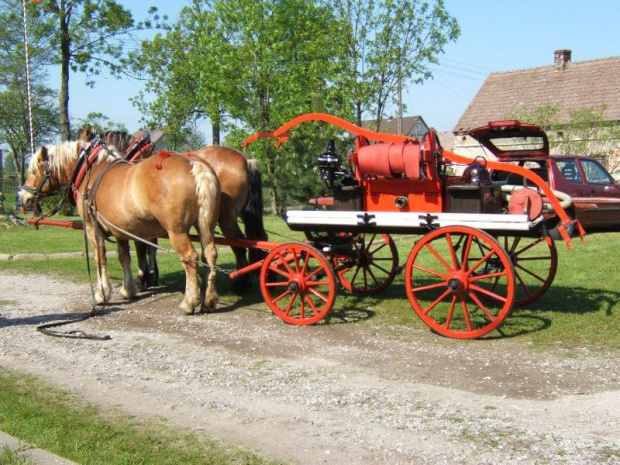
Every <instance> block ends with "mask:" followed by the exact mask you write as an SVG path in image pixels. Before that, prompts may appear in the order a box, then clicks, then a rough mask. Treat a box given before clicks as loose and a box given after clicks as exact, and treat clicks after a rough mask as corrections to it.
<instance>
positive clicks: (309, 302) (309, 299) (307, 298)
mask: <svg viewBox="0 0 620 465" xmlns="http://www.w3.org/2000/svg"><path fill="white" fill-rule="evenodd" d="M304 298H305V299H306V301H307V302H308V306H309V307H310V309H311V310H312V313H313V314H315V315H316V314H318V313H319V310H318V309H317V308H316V305H315V304H314V301H313V300H312V298H311V297H310V296H309V295H306V296H304ZM325 301H326V300H325Z"/></svg>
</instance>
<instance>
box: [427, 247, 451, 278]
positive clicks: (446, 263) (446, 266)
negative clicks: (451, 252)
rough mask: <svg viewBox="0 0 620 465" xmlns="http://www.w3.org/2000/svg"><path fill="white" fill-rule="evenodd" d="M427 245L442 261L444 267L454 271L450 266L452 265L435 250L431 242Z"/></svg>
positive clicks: (440, 261)
mask: <svg viewBox="0 0 620 465" xmlns="http://www.w3.org/2000/svg"><path fill="white" fill-rule="evenodd" d="M425 247H426V248H427V249H428V250H429V251H430V253H431V254H433V256H434V257H435V258H436V259H437V260H439V263H441V264H442V265H443V266H444V268H445V269H446V270H448V271H452V268H450V265H448V262H446V261H445V260H444V259H443V257H442V256H441V255H439V253H438V252H437V251H436V250H435V248H434V247H433V246H432V245H431V244H430V243H428V244H425Z"/></svg>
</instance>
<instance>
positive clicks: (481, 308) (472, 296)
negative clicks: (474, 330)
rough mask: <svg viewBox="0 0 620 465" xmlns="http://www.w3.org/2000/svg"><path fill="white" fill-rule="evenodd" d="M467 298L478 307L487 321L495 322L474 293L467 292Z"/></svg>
mask: <svg viewBox="0 0 620 465" xmlns="http://www.w3.org/2000/svg"><path fill="white" fill-rule="evenodd" d="M469 297H471V299H472V300H473V301H474V302H475V303H476V305H477V306H478V307H480V310H482V312H483V313H484V314H485V315H486V316H487V318H488V319H489V321H491V322H492V321H493V320H495V317H494V316H493V315H492V314H491V312H490V311H489V309H488V308H487V307H486V306H485V305H484V304H483V303H482V301H481V300H480V299H479V298H478V296H477V295H476V294H475V293H474V292H469Z"/></svg>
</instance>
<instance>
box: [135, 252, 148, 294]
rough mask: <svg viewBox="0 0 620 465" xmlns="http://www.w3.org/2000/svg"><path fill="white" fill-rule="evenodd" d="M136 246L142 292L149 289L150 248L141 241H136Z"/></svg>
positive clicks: (139, 284)
mask: <svg viewBox="0 0 620 465" xmlns="http://www.w3.org/2000/svg"><path fill="white" fill-rule="evenodd" d="M135 244H136V256H137V258H138V287H139V289H140V290H141V291H145V290H146V289H148V287H149V263H148V249H147V247H148V246H147V245H146V244H145V243H144V242H141V241H135Z"/></svg>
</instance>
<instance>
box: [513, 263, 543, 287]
mask: <svg viewBox="0 0 620 465" xmlns="http://www.w3.org/2000/svg"><path fill="white" fill-rule="evenodd" d="M515 268H518V269H520V270H521V271H525V272H526V273H527V274H529V275H530V276H531V277H532V278H535V279H537V280H538V281H540V282H541V283H544V282H545V281H546V278H543V277H542V276H539V275H537V274H536V273H534V272H533V271H531V270H528V269H527V268H525V267H523V266H521V265H519V264H518V263H516V264H515Z"/></svg>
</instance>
